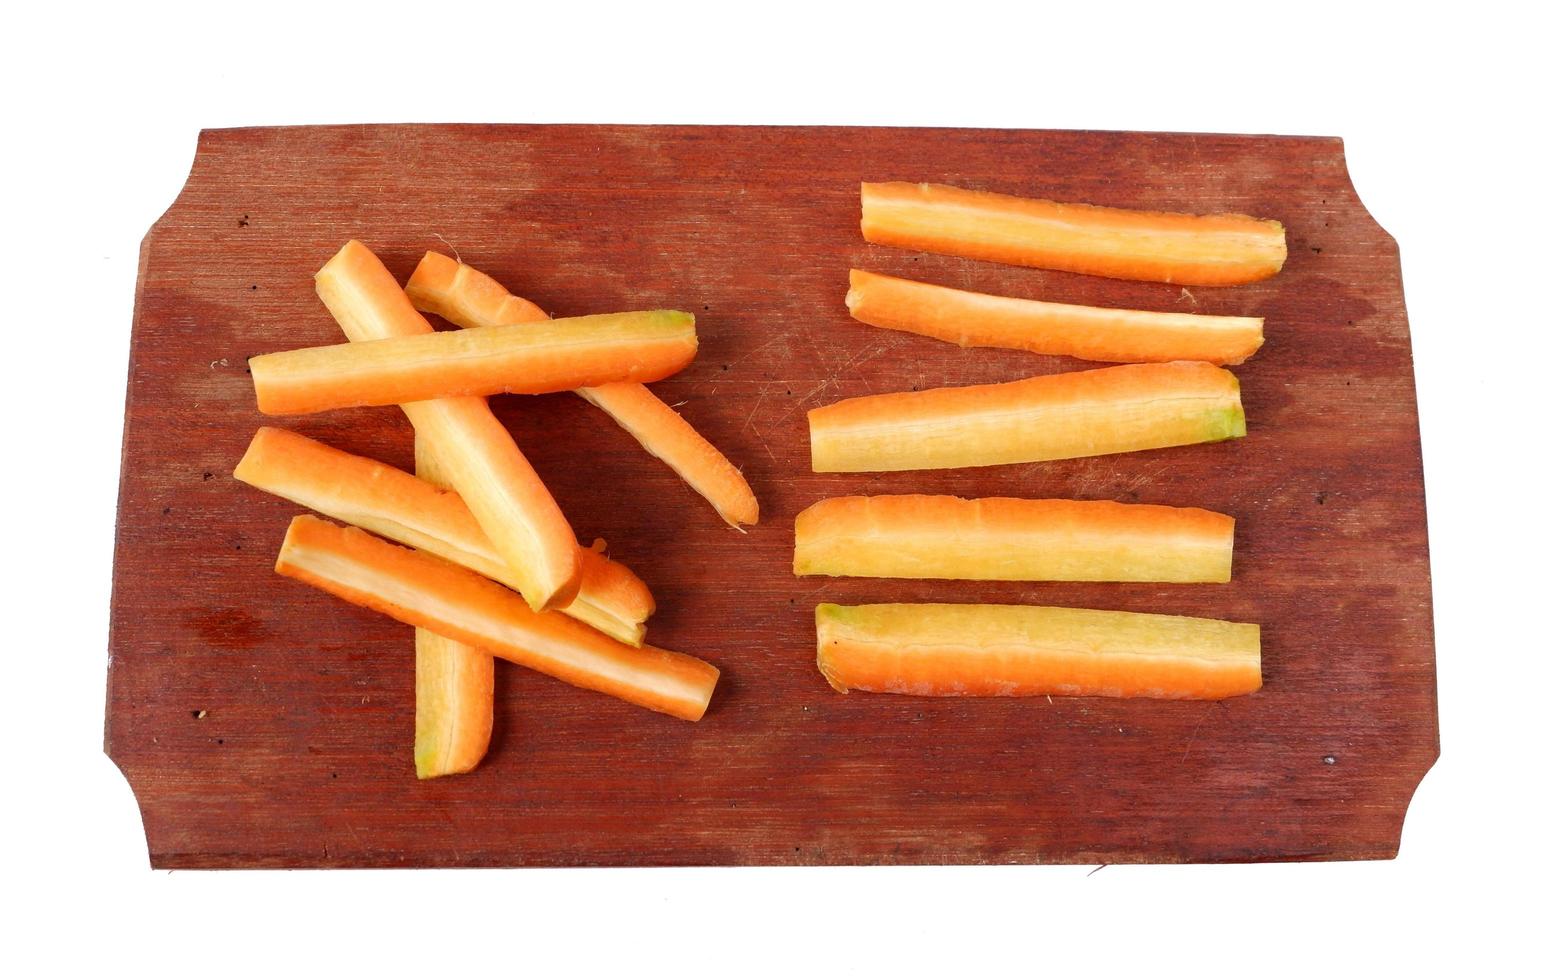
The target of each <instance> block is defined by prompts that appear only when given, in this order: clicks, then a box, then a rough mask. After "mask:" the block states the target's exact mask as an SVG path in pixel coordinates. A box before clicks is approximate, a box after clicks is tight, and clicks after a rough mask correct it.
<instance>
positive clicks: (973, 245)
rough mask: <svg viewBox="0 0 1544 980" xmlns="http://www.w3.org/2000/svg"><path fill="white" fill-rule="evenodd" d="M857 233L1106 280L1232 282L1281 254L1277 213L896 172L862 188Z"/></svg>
mask: <svg viewBox="0 0 1544 980" xmlns="http://www.w3.org/2000/svg"><path fill="white" fill-rule="evenodd" d="M862 200H863V237H864V238H866V239H868V240H869V241H871V242H875V243H877V244H880V245H896V246H900V247H902V248H914V249H918V250H919V251H923V252H938V253H940V254H943V255H961V256H964V257H966V258H972V259H986V260H988V261H991V262H1005V263H1007V264H1009V265H1029V266H1035V267H1037V268H1041V269H1059V270H1061V271H1063V272H1082V273H1086V274H1088V275H1092V276H1110V277H1112V278H1115V279H1143V280H1148V281H1151V282H1172V283H1183V284H1185V285H1190V286H1232V285H1238V284H1240V283H1246V282H1255V281H1257V280H1260V279H1268V278H1270V277H1271V276H1273V275H1275V274H1276V273H1277V272H1279V271H1281V265H1282V263H1283V262H1285V261H1286V258H1287V238H1286V232H1285V231H1284V229H1283V228H1282V226H1281V222H1279V221H1263V220H1261V219H1259V218H1249V217H1245V216H1243V215H1237V214H1204V215H1202V214H1173V213H1169V212H1163V211H1127V210H1123V209H1121V208H1106V207H1098V206H1095V205H1092V204H1058V203H1057V202H1055V201H1041V200H1035V199H1032V198H1024V197H1012V196H1010V195H1007V194H992V193H988V192H986V191H970V190H962V189H960V188H958V187H947V186H945V185H943V184H909V183H904V182H901V181H893V182H890V183H882V184H870V183H865V184H864V185H863V187H862Z"/></svg>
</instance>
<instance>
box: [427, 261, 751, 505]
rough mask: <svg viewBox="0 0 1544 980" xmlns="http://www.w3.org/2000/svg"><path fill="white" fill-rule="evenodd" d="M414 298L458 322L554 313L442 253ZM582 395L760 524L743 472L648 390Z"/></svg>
mask: <svg viewBox="0 0 1544 980" xmlns="http://www.w3.org/2000/svg"><path fill="white" fill-rule="evenodd" d="M407 295H408V298H409V299H411V300H412V301H413V303H414V305H415V306H417V307H418V308H419V309H420V310H423V311H425V312H428V313H435V314H437V315H439V316H442V317H444V318H445V319H446V320H448V321H450V322H451V323H454V324H455V325H456V326H458V327H487V326H495V325H498V324H507V323H529V322H531V321H533V320H545V319H546V318H547V314H545V313H543V312H542V310H541V308H540V307H538V306H537V305H536V304H534V303H531V302H529V301H527V300H524V299H521V298H520V297H518V296H515V295H513V294H511V293H510V292H509V291H508V290H506V289H505V288H504V287H503V286H501V285H499V284H498V282H496V281H495V280H493V279H492V278H491V277H489V276H487V275H485V274H483V273H481V272H479V271H477V270H476V269H474V268H472V267H471V266H469V265H465V264H463V263H461V262H458V261H456V260H455V259H452V258H449V257H448V256H444V255H441V254H439V253H438V252H428V253H426V254H425V255H424V257H423V260H422V261H421V262H419V263H418V268H417V269H415V270H413V275H412V278H410V279H409V280H408V283H407ZM576 394H578V395H579V397H581V398H583V399H584V400H585V401H588V402H589V403H590V404H592V405H594V406H596V407H597V408H600V409H601V410H602V411H604V412H605V413H606V414H607V415H610V416H611V417H612V419H614V420H615V421H616V423H617V424H618V425H620V426H621V427H622V428H623V429H625V430H626V431H627V432H628V434H630V435H631V436H632V437H633V438H634V439H637V440H638V443H639V444H640V445H641V446H643V448H644V449H645V450H647V451H648V452H649V453H650V454H651V455H653V456H655V457H656V458H658V459H659V460H661V461H663V462H664V463H665V465H666V466H669V467H670V468H671V469H673V470H675V471H676V473H677V474H678V475H679V476H680V477H681V479H683V480H685V481H686V482H687V484H688V485H689V486H691V488H692V489H693V490H696V491H697V492H698V493H699V494H701V495H702V496H703V497H705V498H706V499H707V501H708V502H709V503H710V504H712V505H713V507H714V509H715V510H717V511H718V513H719V516H721V517H723V519H724V520H725V521H727V522H728V523H729V524H730V525H731V526H733V527H739V526H740V525H741V524H755V523H756V521H757V519H758V518H759V516H760V508H759V506H758V505H757V503H756V495H755V494H754V493H752V492H751V488H750V484H748V483H746V482H745V476H744V474H742V473H741V472H740V471H739V469H737V468H736V467H735V465H734V464H733V463H731V462H729V460H728V459H726V458H725V457H724V454H723V453H721V452H719V451H718V449H716V448H715V447H714V446H713V444H712V443H710V442H708V440H706V439H704V438H703V437H702V435H701V434H700V433H698V432H697V430H696V429H694V428H692V426H691V423H689V422H687V421H686V420H685V419H684V418H682V417H681V416H680V415H679V414H678V413H677V412H676V411H675V410H674V409H673V408H671V407H670V406H669V405H666V404H665V403H664V402H663V401H661V400H660V399H659V398H658V397H657V396H655V394H654V393H653V392H651V391H649V389H647V388H645V387H644V386H643V385H641V384H636V383H631V382H625V381H618V382H615V383H612V384H606V385H599V386H597V387H593V388H579V389H578V390H577V391H576Z"/></svg>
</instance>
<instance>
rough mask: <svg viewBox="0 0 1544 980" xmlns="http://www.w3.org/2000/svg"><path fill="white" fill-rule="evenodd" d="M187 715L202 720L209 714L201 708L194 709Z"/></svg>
mask: <svg viewBox="0 0 1544 980" xmlns="http://www.w3.org/2000/svg"><path fill="white" fill-rule="evenodd" d="M188 714H190V715H192V716H193V717H194V718H202V717H204V716H205V715H207V714H209V712H207V711H205V710H204V709H203V708H194V709H193V710H192V711H190V712H188Z"/></svg>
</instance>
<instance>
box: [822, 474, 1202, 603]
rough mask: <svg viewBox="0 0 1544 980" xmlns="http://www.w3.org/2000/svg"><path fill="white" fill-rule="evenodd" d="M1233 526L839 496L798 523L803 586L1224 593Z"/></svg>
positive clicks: (1111, 508) (1145, 507) (1109, 509)
mask: <svg viewBox="0 0 1544 980" xmlns="http://www.w3.org/2000/svg"><path fill="white" fill-rule="evenodd" d="M1232 562H1233V518H1231V517H1227V516H1225V515H1223V514H1217V513H1213V512H1212V511H1209V510H1200V509H1199V508H1195V507H1163V506H1159V505H1156V504H1121V503H1116V502H1114V501H1110V500H1018V499H1015V498H1012V497H987V498H983V499H980V500H966V499H963V498H961V497H944V496H927V495H923V494H905V495H895V496H880V497H833V498H831V499H829V500H822V501H820V502H819V503H817V504H815V505H814V506H812V507H809V508H808V509H806V510H805V511H804V512H803V513H802V514H800V515H799V516H798V518H797V519H796V520H795V521H794V552H793V570H794V574H796V575H857V576H867V577H875V578H941V579H973V580H998V581H1014V582H1226V581H1228V579H1229V578H1230V577H1231V574H1232Z"/></svg>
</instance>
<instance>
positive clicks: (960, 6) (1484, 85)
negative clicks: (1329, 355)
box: [0, 0, 1544, 976]
mask: <svg viewBox="0 0 1544 980" xmlns="http://www.w3.org/2000/svg"><path fill="white" fill-rule="evenodd" d="M33 6H37V7H39V8H41V7H42V6H44V5H33ZM505 6H506V8H507V11H508V12H503V13H500V12H499V10H498V8H488V9H484V8H479V7H478V6H477V5H475V4H465V3H463V4H452V3H421V4H418V5H415V6H413V7H404V8H401V9H392V8H390V7H389V5H384V4H377V5H372V6H370V7H368V8H361V9H358V10H355V11H353V12H352V13H348V14H342V13H331V12H328V11H326V10H324V9H323V5H321V4H319V3H313V4H304V5H299V6H293V7H292V6H290V5H287V4H283V3H270V2H264V3H261V4H248V5H234V4H232V5H221V4H212V3H211V4H207V5H200V6H198V7H190V8H187V9H185V10H181V11H169V10H151V9H150V8H149V7H147V6H145V5H142V4H117V5H115V6H114V9H113V10H111V11H96V10H87V9H80V10H61V11H57V12H55V13H51V14H43V15H37V14H22V15H18V14H17V13H16V12H15V11H12V13H10V14H8V15H7V17H8V19H7V21H6V26H5V35H6V45H5V46H6V49H7V50H6V52H5V55H4V58H3V59H0V74H3V82H4V87H3V89H0V91H3V96H0V98H3V99H4V106H5V123H6V128H5V131H4V137H3V141H4V145H5V151H4V155H3V156H0V167H3V168H4V169H5V171H6V172H7V174H8V177H7V180H6V182H5V184H4V185H0V186H4V188H5V190H6V191H7V193H6V195H5V207H4V211H3V212H0V213H3V214H4V222H3V227H4V230H5V234H4V235H3V236H0V247H3V248H4V249H5V263H4V266H3V268H6V269H9V270H10V272H9V273H8V274H7V282H6V284H5V295H6V296H7V298H8V299H9V300H10V301H11V308H10V310H9V314H10V315H9V317H8V320H9V323H8V327H7V329H6V330H5V332H4V339H3V341H0V344H3V346H0V371H3V377H4V384H3V385H0V389H3V390H0V396H3V398H4V415H3V418H4V421H5V433H6V436H7V440H6V445H5V451H6V459H7V460H8V462H7V464H6V466H5V476H4V479H3V480H0V487H3V490H0V492H3V493H4V494H5V511H4V514H5V518H6V520H5V526H6V530H7V532H8V536H7V537H8V540H7V541H6V544H7V547H6V548H5V550H4V555H5V560H4V561H3V563H0V569H3V572H0V574H3V575H4V577H5V579H6V583H5V589H4V590H3V592H0V594H3V595H4V597H5V603H6V628H7V636H8V641H9V642H7V643H6V649H5V650H3V651H0V657H3V658H4V662H5V664H6V670H5V674H4V678H5V687H4V689H3V695H0V696H3V703H4V705H5V709H6V710H5V711H4V712H3V717H4V724H5V744H7V745H9V746H10V750H9V751H10V755H9V757H8V762H9V765H7V766H6V770H5V776H4V783H5V785H6V789H5V793H4V796H5V804H4V806H3V808H0V821H3V831H4V836H3V838H0V839H3V840H4V841H5V842H6V843H7V844H8V845H9V846H8V847H7V854H6V859H5V860H6V866H5V868H4V871H3V872H0V889H3V895H4V896H5V897H6V898H7V899H8V900H9V901H8V903H7V904H9V905H11V906H12V909H13V911H11V912H8V913H6V917H5V918H4V919H3V920H0V921H3V922H4V925H3V926H0V935H4V936H5V937H6V938H5V945H4V948H5V950H6V952H5V953H4V954H3V957H4V960H5V961H6V962H8V963H9V964H11V965H13V966H14V965H15V964H17V963H21V964H30V965H32V966H33V970H26V971H23V973H20V974H13V975H34V973H33V971H34V970H37V969H39V968H42V969H46V972H47V973H49V974H55V975H57V974H60V973H64V972H67V970H68V968H70V967H72V966H84V965H86V964H89V963H97V964H102V965H106V964H114V965H116V966H117V967H118V968H120V969H127V968H131V967H134V966H145V967H151V968H154V969H155V970H156V971H157V972H158V973H162V974H167V975H177V974H182V975H187V976H191V975H210V976H218V975H248V974H256V973H262V972H267V971H269V970H270V969H274V968H282V969H285V970H286V971H287V972H299V973H300V974H302V975H310V974H313V973H319V972H322V971H323V970H327V971H329V972H334V973H336V972H338V971H340V970H342V971H347V974H345V975H348V974H353V973H355V972H359V971H362V970H364V969H365V968H367V967H370V966H374V967H379V968H381V969H382V970H383V971H384V972H385V974H386V975H397V974H399V973H404V972H413V973H416V974H419V975H426V974H428V973H430V971H435V972H443V971H447V970H453V969H461V970H468V969H478V968H483V969H487V970H491V971H494V972H496V973H500V974H503V973H512V972H515V971H521V972H526V973H534V974H535V975H538V976H546V975H553V974H559V975H563V974H569V975H572V974H579V975H587V974H589V973H592V972H599V970H600V969H602V968H605V969H609V970H612V971H622V970H625V971H627V972H628V973H629V974H638V973H643V974H645V975H651V974H656V973H660V974H664V973H669V974H687V975H696V974H702V973H707V972H709V971H714V972H723V973H725V974H728V975H743V974H746V973H749V974H753V975H754V974H759V973H763V972H767V973H776V974H780V975H785V974H789V973H793V974H795V975H799V976H804V975H811V976H824V975H864V976H867V975H876V974H878V973H879V972H881V971H884V972H885V973H887V974H888V975H906V974H911V973H917V974H943V975H950V976H952V975H956V974H962V973H966V972H967V971H977V972H985V973H986V974H987V975H997V974H1000V973H1007V972H1009V971H1011V972H1013V973H1028V972H1035V973H1042V972H1047V973H1056V972H1060V971H1067V970H1069V969H1077V970H1079V971H1080V972H1091V973H1093V974H1095V975H1101V974H1104V973H1117V972H1136V971H1141V972H1142V973H1144V974H1149V973H1157V974H1159V975H1164V974H1167V973H1171V972H1181V971H1182V972H1186V973H1203V974H1204V973H1213V972H1227V973H1246V974H1250V975H1255V976H1259V975H1266V976H1270V975H1286V974H1294V975H1295V974H1299V973H1301V972H1302V971H1303V970H1305V969H1318V970H1320V971H1321V972H1326V973H1328V974H1329V975H1345V974H1348V973H1350V972H1351V971H1353V970H1359V969H1364V968H1366V969H1372V968H1375V969H1376V970H1377V974H1378V975H1380V976H1381V975H1394V972H1395V971H1396V970H1420V969H1422V968H1426V969H1443V968H1446V969H1451V970H1457V969H1462V970H1463V971H1464V974H1465V975H1486V974H1487V973H1490V974H1491V975H1494V970H1495V969H1496V968H1498V967H1501V966H1502V965H1503V964H1506V963H1508V962H1510V963H1513V964H1514V965H1516V964H1518V962H1519V961H1518V959H1516V958H1518V957H1521V956H1522V955H1523V952H1524V949H1525V946H1524V942H1525V940H1526V939H1527V937H1528V936H1529V935H1530V934H1531V933H1533V931H1534V929H1533V928H1532V927H1535V926H1536V925H1537V921H1538V911H1539V905H1538V902H1537V895H1536V893H1535V889H1536V887H1537V883H1538V880H1539V874H1540V872H1541V870H1544V869H1541V867H1540V862H1539V858H1538V850H1537V848H1538V844H1537V841H1536V838H1535V834H1536V833H1537V832H1538V826H1539V820H1538V812H1537V806H1538V803H1539V801H1540V793H1539V787H1538V776H1539V760H1538V754H1537V751H1538V748H1539V738H1538V736H1537V731H1538V726H1539V718H1540V714H1541V713H1540V711H1539V692H1540V690H1541V687H1540V681H1541V677H1540V667H1539V662H1540V655H1541V653H1544V641H1541V638H1540V631H1539V629H1538V628H1537V619H1536V614H1537V608H1538V606H1539V602H1538V599H1537V596H1536V593H1537V590H1538V586H1539V585H1540V583H1541V575H1540V572H1539V567H1540V562H1539V548H1540V545H1541V541H1540V534H1539V527H1540V523H1541V522H1540V516H1539V515H1540V504H1539V502H1538V497H1539V489H1540V486H1541V484H1540V481H1539V477H1540V472H1539V469H1540V468H1539V466H1538V465H1537V462H1536V460H1537V457H1538V455H1539V449H1540V447H1541V441H1544V440H1541V437H1540V431H1539V425H1540V422H1541V417H1540V416H1541V413H1540V411H1539V410H1538V407H1537V406H1538V399H1539V398H1540V387H1541V386H1540V385H1539V384H1538V382H1537V377H1536V372H1537V370H1538V364H1539V357H1540V354H1541V353H1544V352H1541V349H1540V348H1541V344H1540V339H1539V338H1540V333H1541V331H1544V323H1541V319H1544V318H1541V316H1540V312H1539V303H1538V300H1537V294H1536V293H1535V292H1534V287H1535V284H1536V282H1537V280H1538V278H1539V265H1540V256H1541V251H1544V249H1541V246H1544V240H1541V235H1540V230H1541V229H1544V220H1541V218H1544V216H1541V213H1540V207H1539V196H1540V187H1539V177H1540V167H1539V158H1538V155H1537V149H1538V145H1537V142H1536V140H1537V137H1536V133H1535V132H1534V131H1535V130H1536V128H1537V125H1538V122H1539V113H1540V110H1539V96H1540V94H1541V91H1544V87H1541V79H1540V77H1539V71H1538V63H1539V60H1538V54H1537V52H1536V51H1535V50H1534V48H1533V42H1535V41H1536V40H1537V38H1538V32H1537V27H1536V25H1534V26H1533V27H1532V28H1530V29H1525V28H1524V26H1523V24H1522V23H1520V22H1519V21H1518V20H1517V19H1516V16H1517V15H1515V14H1510V13H1507V12H1506V9H1507V8H1512V9H1526V8H1524V7H1523V5H1521V4H1518V5H1512V4H1504V5H1503V4H1498V5H1494V6H1492V5H1489V4H1485V3H1467V4H1461V5H1452V6H1451V7H1449V8H1448V9H1447V11H1446V12H1445V13H1444V14H1442V15H1441V16H1440V17H1436V16H1433V15H1431V14H1428V13H1425V12H1424V11H1425V10H1426V9H1427V7H1428V5H1426V4H1404V5H1399V8H1398V13H1377V14H1373V13H1365V12H1362V9H1361V8H1359V7H1358V6H1357V5H1356V4H1354V3H1344V2H1343V3H1336V4H1318V3H1305V2H1292V3H1277V4H1261V3H1239V2H1234V3H1228V4H1220V5H1215V6H1205V7H1197V6H1187V5H1184V4H1178V5H1176V4H1144V5H1141V6H1140V7H1136V6H1133V7H1129V8H1126V7H1119V6H1111V7H1108V8H1103V9H1100V10H1099V11H1097V12H1093V13H1087V14H1076V15H1074V14H1069V13H1067V12H1066V10H1067V9H1070V8H1072V7H1074V6H1085V5H1077V4H1063V5H1057V6H1055V7H1048V8H1044V9H1031V7H1030V5H1028V4H1019V3H1013V4H1001V5H999V6H998V8H997V9H994V8H992V7H976V6H974V5H972V4H970V3H962V2H957V0H950V2H948V3H938V4H932V5H927V6H922V5H918V6H915V7H908V6H906V5H904V4H900V3H890V4H885V5H882V6H877V7H875V8H872V9H869V10H866V11H865V12H861V13H860V12H858V9H857V8H848V7H845V6H843V5H840V4H837V3H835V2H828V3H824V4H818V5H808V6H806V5H800V4H794V3H778V4H767V5H764V6H749V5H746V6H743V7H741V6H740V5H735V4H732V3H723V4H719V5H714V6H712V7H704V8H702V9H700V10H698V11H696V12H689V11H685V10H670V9H667V5H662V4H658V3H636V4H632V5H630V7H629V9H628V11H625V12H618V11H606V10H598V9H597V10H587V11H580V10H578V9H577V8H578V5H577V4H576V5H573V6H574V8H575V9H574V10H572V11H571V12H568V13H560V14H556V15H554V14H552V13H548V12H534V11H518V12H517V11H515V10H514V7H515V5H513V4H511V5H505ZM1086 6H1092V5H1086ZM1378 6H1380V7H1382V6H1385V5H1378ZM1387 6H1388V8H1389V9H1391V10H1392V9H1394V5H1387ZM563 7H564V5H563V4H561V3H560V4H557V5H555V6H554V9H558V8H563ZM1417 8H1420V9H1419V10H1417ZM1010 11H1017V12H1010ZM18 16H19V19H18ZM29 17H42V18H44V19H41V20H32V21H29V20H28V18H29ZM407 121H420V122H427V121H486V122H630V123H660V122H683V123H684V122H692V123H695V122H702V123H854V124H928V125H954V126H1008V127H1048V128H1099V129H1152V130H1191V131H1213V132H1227V131H1236V132H1250V133H1270V132H1276V133H1308V134H1328V135H1339V136H1343V137H1344V138H1345V140H1346V145H1347V153H1348V156H1349V160H1350V168H1351V172H1352V175H1353V176H1354V178H1355V180H1356V183H1357V188H1358V190H1359V192H1360V194H1361V196H1362V198H1363V200H1364V201H1365V202H1366V204H1367V206H1368V208H1369V209H1370V210H1371V211H1372V213H1373V215H1374V216H1375V217H1376V218H1377V219H1378V220H1379V221H1380V222H1381V223H1382V224H1383V225H1384V227H1386V228H1387V229H1388V230H1389V231H1390V232H1392V233H1393V235H1394V236H1395V238H1396V239H1398V241H1399V243H1400V246H1401V252H1402V257H1403V263H1404V274H1405V290H1406V299H1407V302H1408V306H1409V312H1410V324H1411V332H1412V334H1413V344H1414V351H1415V362H1416V374H1417V384H1418V391H1419V399H1420V412H1421V429H1422V436H1423V442H1424V450H1425V460H1426V476H1427V497H1428V505H1429V508H1430V521H1431V552H1432V575H1433V579H1434V585H1435V595H1436V600H1435V602H1436V625H1437V647H1438V651H1439V659H1438V663H1439V674H1440V688H1439V699H1440V710H1441V729H1442V745H1443V754H1442V758H1441V760H1440V762H1439V763H1438V764H1437V766H1436V768H1435V770H1434V771H1433V772H1432V773H1431V774H1430V776H1429V777H1428V778H1427V780H1426V781H1425V783H1424V784H1423V785H1422V787H1421V788H1420V790H1419V791H1418V793H1417V794H1416V797H1415V800H1414V803H1413V805H1412V807H1411V809H1410V813H1409V818H1408V820H1407V822H1406V825H1405V835H1404V845H1403V853H1402V854H1401V856H1400V857H1399V858H1398V859H1397V860H1395V861H1392V862H1377V863H1361V864H1329V865H1323V864H1320V865H1286V866H1258V867H1110V868H1105V869H1104V870H1102V871H1100V872H1099V873H1098V874H1096V875H1093V876H1092V877H1089V876H1088V872H1089V871H1090V870H1091V869H1089V868H1076V867H1066V868H984V869H975V868H973V869H951V868H927V869H848V868H834V869H772V870H769V869H727V870H725V869H708V870H691V869H688V870H661V871H609V870H596V871H571V872H554V871H524V872H520V871H488V872H357V873H356V872H321V873H315V872H271V873H228V872H227V873H188V872H178V873H175V874H168V873H165V872H151V871H149V870H148V863H147V858H146V854H145V847H144V839H143V836H142V833H141V829H140V823H139V817H138V812H137V810H136V808H135V805H134V800H133V798H132V796H131V794H130V792H129V790H128V788H127V786H126V784H125V783H124V782H123V780H122V778H121V777H120V776H119V775H118V774H117V771H116V770H115V769H114V768H113V766H112V765H111V764H110V763H109V762H108V761H107V759H106V758H105V756H103V755H102V752H101V743H102V710H103V702H104V692H105V667H106V636H107V609H108V591H109V583H110V570H111V545H112V530H113V519H114V504H115V496H116V490H117V473H118V453H119V440H120V436H121V428H122V406H123V396H124V379H125V370H126V364H127V345H128V337H129V320H130V313H131V306H132V298H133V290H134V276H135V263H136V257H137V250H138V247H139V241H140V238H141V236H142V235H143V234H144V232H145V230H146V229H147V228H148V227H149V226H150V224H151V223H152V222H153V221H154V220H155V219H156V218H157V217H158V216H159V215H160V213H161V212H162V211H163V210H164V209H165V208H166V207H167V205H168V204H170V202H171V201H172V199H173V197H174V196H175V195H176V193H177V191H178V189H179V187H180V186H181V184H182V181H183V178H184V177H185V175H186V173H187V170H188V167H189V164H190V162H191V160H192V154H193V146H194V140H195V138H196V135H197V132H198V130H199V129H200V128H202V127H214V126H231V125H251V124H278V123H323V122H407ZM1531 959H1532V960H1533V962H1534V963H1535V967H1536V966H1537V961H1536V957H1531ZM7 972H10V971H9V970H7ZM1423 972H1424V971H1423Z"/></svg>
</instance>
